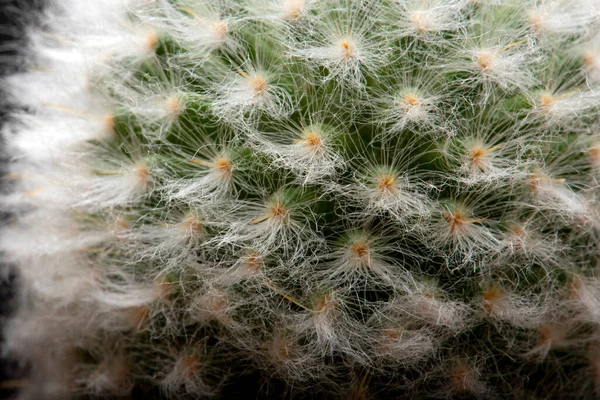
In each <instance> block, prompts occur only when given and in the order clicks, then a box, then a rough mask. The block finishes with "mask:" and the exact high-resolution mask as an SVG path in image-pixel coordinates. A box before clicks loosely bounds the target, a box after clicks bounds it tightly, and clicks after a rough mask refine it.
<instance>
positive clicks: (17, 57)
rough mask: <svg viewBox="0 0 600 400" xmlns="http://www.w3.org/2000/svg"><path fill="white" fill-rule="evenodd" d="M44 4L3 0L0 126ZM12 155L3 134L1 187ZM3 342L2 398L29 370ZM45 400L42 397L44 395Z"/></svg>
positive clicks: (4, 304)
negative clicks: (7, 86) (9, 80)
mask: <svg viewBox="0 0 600 400" xmlns="http://www.w3.org/2000/svg"><path fill="white" fill-rule="evenodd" d="M40 8H41V0H0V129H2V127H3V126H4V124H5V123H6V122H7V120H8V118H9V114H10V112H11V108H10V99H9V98H8V97H7V94H6V92H5V90H4V85H3V82H2V77H4V76H6V75H7V74H10V73H14V72H17V71H18V70H19V69H22V68H23V67H24V62H23V56H24V54H23V50H22V49H23V48H24V44H25V42H26V40H25V27H26V26H27V25H28V24H29V23H31V22H33V21H34V20H35V16H36V15H37V13H36V10H39V9H40ZM7 160H8V155H7V154H6V153H5V151H4V143H3V139H2V137H1V136H0V191H6V190H8V189H9V188H8V183H7V182H6V180H5V179H4V178H3V176H4V173H5V171H6V164H7ZM9 218H10V215H8V214H7V213H6V211H5V210H4V209H3V208H2V207H1V206H0V228H1V226H2V225H4V224H6V222H7V220H8V219H9ZM8 271H9V266H8V265H6V264H4V263H3V262H2V255H1V254H0V343H2V342H3V337H2V330H3V329H2V328H3V327H4V326H5V321H6V319H7V317H8V316H9V315H10V314H11V312H12V310H13V309H14V301H15V298H16V296H17V287H18V283H17V278H16V276H15V275H14V274H12V273H9V272H8ZM1 348H2V346H0V399H11V398H13V397H14V395H15V392H16V387H18V386H19V385H20V382H21V380H20V379H21V378H22V377H23V376H24V373H25V366H22V365H19V363H18V362H16V361H15V360H11V359H10V358H8V357H7V356H5V355H4V354H3V352H2V350H1ZM40 400H42V399H40Z"/></svg>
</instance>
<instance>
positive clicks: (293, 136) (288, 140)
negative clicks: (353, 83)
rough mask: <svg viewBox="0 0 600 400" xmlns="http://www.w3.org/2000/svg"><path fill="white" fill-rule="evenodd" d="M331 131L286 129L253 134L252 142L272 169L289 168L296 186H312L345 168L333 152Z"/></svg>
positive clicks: (313, 127)
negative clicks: (269, 159) (293, 174)
mask: <svg viewBox="0 0 600 400" xmlns="http://www.w3.org/2000/svg"><path fill="white" fill-rule="evenodd" d="M333 129H334V128H330V127H328V126H326V125H323V124H318V123H313V124H310V125H307V126H302V127H296V126H291V127H285V128H283V129H282V131H278V132H259V133H256V134H252V136H251V140H253V141H254V142H256V146H257V148H258V149H259V150H260V151H262V152H264V153H265V154H267V155H268V156H270V157H271V158H272V159H273V161H272V162H273V164H274V165H275V166H277V167H283V168H289V169H290V170H292V171H293V172H294V173H295V174H297V175H298V181H299V183H301V184H302V185H306V184H315V183H319V181H322V180H323V178H328V177H331V176H333V175H335V173H336V172H338V171H339V170H340V169H341V168H342V167H343V166H344V160H343V158H342V157H341V156H340V155H339V154H338V152H337V151H336V143H335V142H336V137H335V135H336V133H335V132H334V131H333ZM284 135H285V136H284ZM337 147H339V145H338V146H337Z"/></svg>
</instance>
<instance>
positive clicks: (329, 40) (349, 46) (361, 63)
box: [288, 0, 385, 89]
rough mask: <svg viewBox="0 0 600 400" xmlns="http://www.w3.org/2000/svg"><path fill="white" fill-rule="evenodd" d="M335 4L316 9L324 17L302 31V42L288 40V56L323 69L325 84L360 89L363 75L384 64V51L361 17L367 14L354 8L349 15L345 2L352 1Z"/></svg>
mask: <svg viewBox="0 0 600 400" xmlns="http://www.w3.org/2000/svg"><path fill="white" fill-rule="evenodd" d="M338 2H339V3H340V5H337V4H335V3H334V4H333V7H331V6H332V5H329V7H331V8H329V7H328V8H327V9H326V10H321V9H318V10H315V12H317V11H322V12H323V15H322V16H321V17H320V18H318V19H317V20H316V21H315V23H314V25H313V26H312V27H311V28H310V29H308V30H306V32H304V33H305V40H304V41H302V42H299V41H296V40H295V39H293V38H292V39H290V40H289V44H288V45H289V48H290V49H289V53H290V55H291V56H292V57H295V58H296V57H297V58H299V59H301V60H303V61H304V62H306V63H307V64H308V65H311V66H312V67H315V68H318V67H325V68H326V70H327V72H326V74H327V75H326V76H324V77H323V79H324V81H326V82H327V81H331V80H334V81H336V82H337V83H339V84H341V85H343V86H344V87H347V88H349V89H363V88H364V86H365V77H364V73H365V72H367V71H371V70H373V69H374V68H376V67H377V66H378V65H380V64H381V63H383V62H384V60H385V52H383V51H382V49H380V48H379V46H378V44H377V42H376V41H375V40H374V39H373V36H374V33H373V29H374V26H373V24H372V22H371V21H370V19H369V18H365V17H364V16H363V12H366V11H364V10H362V9H361V8H362V7H361V6H360V5H357V8H358V9H357V10H356V11H352V12H351V10H350V9H348V8H345V7H344V3H352V1H347V0H339V1H338ZM359 3H360V2H359ZM336 6H337V7H336Z"/></svg>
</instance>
